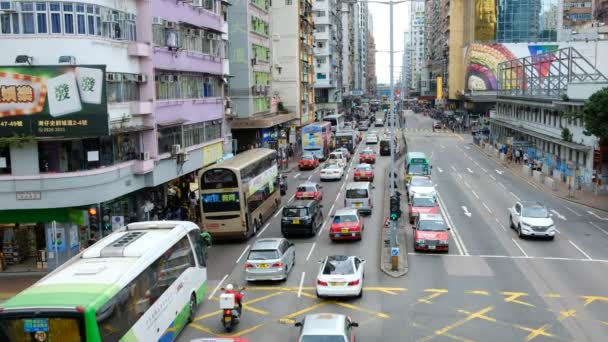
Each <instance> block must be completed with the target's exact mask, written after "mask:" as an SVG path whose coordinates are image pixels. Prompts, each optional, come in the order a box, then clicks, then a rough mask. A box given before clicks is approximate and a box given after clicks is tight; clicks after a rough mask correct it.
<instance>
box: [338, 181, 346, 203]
mask: <svg viewBox="0 0 608 342" xmlns="http://www.w3.org/2000/svg"><path fill="white" fill-rule="evenodd" d="M345 185H346V182H344V183H342V186H341V187H340V191H342V190H344V186H345ZM336 200H337V198H336Z"/></svg>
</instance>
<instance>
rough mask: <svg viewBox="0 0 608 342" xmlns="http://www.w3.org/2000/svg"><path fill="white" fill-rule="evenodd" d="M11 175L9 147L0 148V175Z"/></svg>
mask: <svg viewBox="0 0 608 342" xmlns="http://www.w3.org/2000/svg"><path fill="white" fill-rule="evenodd" d="M10 173H11V151H10V148H9V146H3V147H0V175H1V174H10Z"/></svg>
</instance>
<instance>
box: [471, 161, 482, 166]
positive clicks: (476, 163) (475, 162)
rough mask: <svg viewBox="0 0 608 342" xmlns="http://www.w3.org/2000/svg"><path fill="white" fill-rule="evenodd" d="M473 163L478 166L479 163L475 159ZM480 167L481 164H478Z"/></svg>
mask: <svg viewBox="0 0 608 342" xmlns="http://www.w3.org/2000/svg"><path fill="white" fill-rule="evenodd" d="M473 164H475V165H477V166H479V163H478V162H477V160H475V161H474V162H473ZM480 167H481V166H480Z"/></svg>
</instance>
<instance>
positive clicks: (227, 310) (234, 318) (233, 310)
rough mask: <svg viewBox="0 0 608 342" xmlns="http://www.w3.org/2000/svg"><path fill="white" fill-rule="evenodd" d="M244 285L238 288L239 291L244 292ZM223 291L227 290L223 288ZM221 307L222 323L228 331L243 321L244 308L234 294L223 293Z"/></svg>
mask: <svg viewBox="0 0 608 342" xmlns="http://www.w3.org/2000/svg"><path fill="white" fill-rule="evenodd" d="M243 290H245V288H244V287H242V288H240V289H239V290H238V292H239V293H241V294H243ZM222 291H225V289H224V288H222ZM220 309H222V325H223V326H224V329H225V330H226V332H228V333H229V332H231V331H232V329H233V328H234V326H236V325H237V324H239V322H240V321H241V315H242V310H241V308H239V305H238V303H237V302H236V299H235V298H234V294H231V293H223V294H221V295H220Z"/></svg>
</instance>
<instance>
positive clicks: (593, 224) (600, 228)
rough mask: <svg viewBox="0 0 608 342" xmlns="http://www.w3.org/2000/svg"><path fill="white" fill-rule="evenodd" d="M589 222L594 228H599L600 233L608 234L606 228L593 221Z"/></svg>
mask: <svg viewBox="0 0 608 342" xmlns="http://www.w3.org/2000/svg"><path fill="white" fill-rule="evenodd" d="M589 224H590V225H592V226H594V227H595V228H597V229H599V230H600V231H601V232H602V233H604V234H606V235H608V232H607V231H606V230H604V228H602V227H600V226H598V225H597V224H595V223H593V222H591V221H589Z"/></svg>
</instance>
